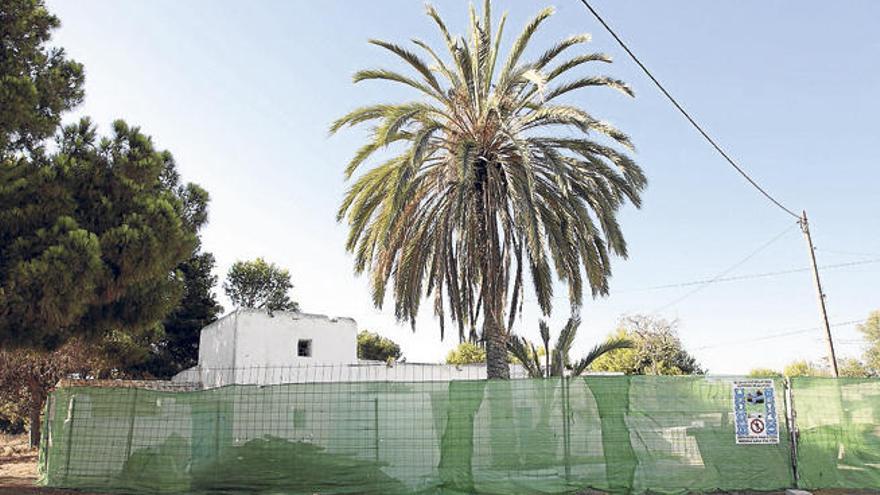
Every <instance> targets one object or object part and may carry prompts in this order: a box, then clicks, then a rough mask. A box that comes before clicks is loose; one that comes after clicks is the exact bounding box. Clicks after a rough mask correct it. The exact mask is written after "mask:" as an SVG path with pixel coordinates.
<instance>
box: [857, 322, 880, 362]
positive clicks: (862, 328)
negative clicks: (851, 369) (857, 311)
mask: <svg viewBox="0 0 880 495" xmlns="http://www.w3.org/2000/svg"><path fill="white" fill-rule="evenodd" d="M856 328H857V329H858V331H859V332H860V333H861V334H862V335H863V336H864V337H865V341H866V342H867V348H866V349H865V352H864V355H863V358H864V361H865V366H867V367H868V368H869V369H871V370H872V371H873V372H874V373H880V311H873V312H871V314H869V315H868V318H867V319H866V320H865V322H864V323H861V324H860V325H858V326H857V327H856Z"/></svg>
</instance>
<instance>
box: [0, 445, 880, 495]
mask: <svg viewBox="0 0 880 495" xmlns="http://www.w3.org/2000/svg"><path fill="white" fill-rule="evenodd" d="M36 481H37V451H36V450H34V449H30V448H28V445H27V436H25V435H17V436H10V435H2V434H0V495H109V494H99V493H85V492H80V491H76V490H59V489H55V488H43V487H39V486H34V483H35V482H36ZM784 494H785V492H773V493H768V492H761V493H757V492H725V493H723V494H721V493H719V494H714V495H784ZM813 494H814V495H859V494H861V495H880V492H876V491H871V492H867V491H865V492H858V493H857V492H853V491H852V490H821V491H815V492H813ZM583 495H601V492H596V491H586V492H583Z"/></svg>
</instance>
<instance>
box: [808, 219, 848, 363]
mask: <svg viewBox="0 0 880 495" xmlns="http://www.w3.org/2000/svg"><path fill="white" fill-rule="evenodd" d="M798 223H799V224H800V225H801V230H802V231H804V237H805V238H806V239H807V248H809V250H810V264H811V265H812V266H813V280H814V281H815V282H816V292H817V293H818V295H819V314H820V316H821V317H822V325H823V326H824V327H825V341H826V342H827V343H828V360H829V361H830V363H831V373H833V374H834V376H835V377H838V376H840V374H839V373H838V371H837V355H835V354H834V340H833V339H832V338H831V325H829V324H828V311H827V310H826V309H825V293H824V292H822V281H821V280H820V279H819V267H818V266H817V265H816V248H815V247H813V238H812V237H811V236H810V224H809V222H808V221H807V211H806V210H804V212H803V213H802V215H801V219H800V220H798Z"/></svg>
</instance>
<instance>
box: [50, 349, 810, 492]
mask: <svg viewBox="0 0 880 495" xmlns="http://www.w3.org/2000/svg"><path fill="white" fill-rule="evenodd" d="M293 368H298V369H296V370H294V369H293ZM351 368H352V367H351V366H343V365H337V366H316V367H291V368H289V369H286V368H280V369H274V370H271V369H249V370H241V369H239V370H231V369H230V370H200V372H199V373H201V374H200V376H213V377H222V378H224V379H225V380H226V381H225V383H227V385H225V386H220V387H207V388H199V389H198V390H192V387H190V389H187V388H186V387H185V386H183V385H182V384H184V383H185V381H178V382H177V383H175V384H169V387H171V388H173V389H169V390H163V389H162V387H161V386H153V387H152V388H153V389H152V390H148V389H144V388H138V387H127V388H120V387H96V386H68V387H60V388H58V389H57V390H55V391H54V392H53V394H52V396H51V400H50V401H49V404H48V407H47V414H46V425H45V428H44V432H45V433H44V434H45V441H44V442H43V444H44V447H43V452H42V462H41V469H42V472H43V481H44V483H45V484H48V485H50V486H57V487H72V488H84V489H92V490H113V491H123V492H130V493H181V492H185V493H236V492H239V493H253V492H264V493H383V494H385V493H389V494H393V493H496V494H498V493H517V494H518V493H576V492H578V491H579V490H583V489H586V488H594V489H599V490H606V491H609V492H613V493H643V492H645V491H647V490H651V491H652V492H654V493H685V492H691V491H707V490H716V489H720V490H739V489H753V490H772V489H779V488H784V487H790V486H792V485H793V483H794V482H793V474H792V463H791V458H790V456H789V445H788V439H789V435H788V433H787V429H786V427H785V425H784V424H783V425H782V431H781V434H780V439H781V441H780V443H779V444H778V445H762V446H737V445H736V444H735V442H734V441H733V436H734V424H733V423H734V412H733V410H732V406H731V381H730V379H727V378H707V377H629V376H587V377H577V378H555V379H518V380H510V381H495V380H492V381H486V380H482V379H479V378H480V377H481V376H480V375H481V373H484V370H483V371H481V370H480V369H479V367H472V368H469V367H459V368H458V369H455V367H452V368H453V370H454V372H455V373H460V374H457V375H454V377H453V378H450V377H449V376H448V375H449V373H452V372H453V371H450V370H447V369H443V368H438V367H422V369H421V371H420V373H422V374H421V375H418V376H415V375H413V373H416V371H415V370H417V369H419V367H418V366H416V365H413V366H411V369H404V370H398V371H391V370H392V368H389V367H387V366H384V365H382V367H378V366H374V365H370V366H359V367H358V368H359V369H358V370H357V371H353V370H352V369H351ZM381 368H385V369H386V371H383V370H382V369H381ZM193 376H195V375H193ZM193 376H191V377H190V378H192V377H193ZM483 376H484V375H483ZM290 378H297V379H298V380H299V381H298V382H295V383H282V381H283V380H286V379H290ZM459 378H460V379H459ZM218 381H222V380H218ZM190 383H192V382H190ZM71 385H83V383H76V384H71ZM181 387H183V388H181ZM182 390H184V391H182Z"/></svg>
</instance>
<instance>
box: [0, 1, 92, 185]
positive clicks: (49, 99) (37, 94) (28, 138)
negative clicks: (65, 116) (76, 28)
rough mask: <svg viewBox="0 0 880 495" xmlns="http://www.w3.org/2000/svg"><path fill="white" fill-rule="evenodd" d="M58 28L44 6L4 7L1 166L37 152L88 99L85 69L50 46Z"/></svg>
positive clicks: (0, 22) (0, 23)
mask: <svg viewBox="0 0 880 495" xmlns="http://www.w3.org/2000/svg"><path fill="white" fill-rule="evenodd" d="M59 25H60V22H59V21H58V18H57V17H55V16H54V15H52V14H50V13H49V12H48V11H47V10H46V7H45V5H44V4H43V2H42V0H4V1H3V2H2V3H0V161H5V160H11V159H13V158H14V157H15V156H16V155H20V153H21V152H25V153H29V152H32V151H36V150H37V149H38V148H40V147H41V145H42V144H43V141H44V140H45V139H47V138H49V137H50V136H52V135H53V134H55V131H56V130H57V128H58V125H59V124H60V122H61V114H62V113H63V112H65V111H67V110H70V109H71V108H73V107H75V106H77V105H78V104H79V103H80V102H81V101H82V99H83V96H84V92H83V83H84V75H83V68H82V65H80V64H78V63H77V62H75V61H73V60H70V59H68V58H67V56H66V54H65V53H64V49H63V48H50V47H49V46H48V43H49V40H50V38H51V34H52V31H53V30H54V29H55V28H57V27H58V26H59ZM0 184H2V183H0Z"/></svg>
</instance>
